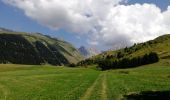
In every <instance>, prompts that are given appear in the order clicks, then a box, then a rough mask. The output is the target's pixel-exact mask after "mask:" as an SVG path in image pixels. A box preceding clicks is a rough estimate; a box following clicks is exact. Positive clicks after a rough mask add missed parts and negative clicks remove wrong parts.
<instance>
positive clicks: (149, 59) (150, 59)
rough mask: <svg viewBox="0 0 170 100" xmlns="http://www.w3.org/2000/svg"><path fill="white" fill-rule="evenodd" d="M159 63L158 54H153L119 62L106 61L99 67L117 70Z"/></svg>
mask: <svg viewBox="0 0 170 100" xmlns="http://www.w3.org/2000/svg"><path fill="white" fill-rule="evenodd" d="M158 61H159V57H158V55H157V54H156V53H154V52H151V53H149V54H145V55H144V56H141V57H134V58H131V59H129V58H122V59H119V60H111V59H104V60H101V61H100V62H98V67H100V68H101V69H102V70H108V69H116V68H132V67H137V66H141V65H146V64H151V63H155V62H158Z"/></svg>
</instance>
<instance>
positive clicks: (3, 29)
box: [0, 27, 14, 32]
mask: <svg viewBox="0 0 170 100" xmlns="http://www.w3.org/2000/svg"><path fill="white" fill-rule="evenodd" d="M0 31H6V32H14V31H12V30H10V29H6V28H1V27H0Z"/></svg>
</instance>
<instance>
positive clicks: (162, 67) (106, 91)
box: [0, 61, 170, 100]
mask: <svg viewBox="0 0 170 100" xmlns="http://www.w3.org/2000/svg"><path fill="white" fill-rule="evenodd" d="M169 65H170V64H169V62H168V61H161V62H159V63H157V64H152V65H147V66H141V67H138V68H133V69H117V70H109V71H97V70H94V69H93V68H67V67H53V66H34V65H29V66H28V65H0V100H40V99H41V100H55V99H57V100H116V99H117V100H119V99H125V98H124V96H125V95H131V94H134V93H135V94H138V93H140V92H141V91H170V66H169ZM126 99H127V98H126Z"/></svg>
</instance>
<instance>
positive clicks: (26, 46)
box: [0, 34, 44, 64]
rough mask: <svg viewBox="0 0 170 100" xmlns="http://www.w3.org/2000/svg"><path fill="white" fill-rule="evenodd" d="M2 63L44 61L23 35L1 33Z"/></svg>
mask: <svg viewBox="0 0 170 100" xmlns="http://www.w3.org/2000/svg"><path fill="white" fill-rule="evenodd" d="M0 63H14V64H41V63H44V61H43V59H41V57H40V55H39V54H38V53H37V51H36V50H35V49H34V47H33V45H32V44H30V43H29V42H28V41H27V40H26V39H24V38H23V37H22V36H20V35H12V34H0Z"/></svg>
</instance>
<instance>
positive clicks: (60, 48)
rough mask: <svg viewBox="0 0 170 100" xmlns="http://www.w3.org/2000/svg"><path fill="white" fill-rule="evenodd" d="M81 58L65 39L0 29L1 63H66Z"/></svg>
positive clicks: (74, 61)
mask: <svg viewBox="0 0 170 100" xmlns="http://www.w3.org/2000/svg"><path fill="white" fill-rule="evenodd" d="M81 59H83V57H82V56H81V55H80V54H79V52H78V51H77V50H76V49H75V48H74V47H73V46H72V45H71V44H70V43H68V42H65V41H63V40H59V39H57V38H52V37H49V36H45V35H42V34H40V33H35V34H31V33H24V32H13V31H4V30H1V31H0V63H14V64H52V65H65V64H69V63H76V62H78V61H80V60H81Z"/></svg>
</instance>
